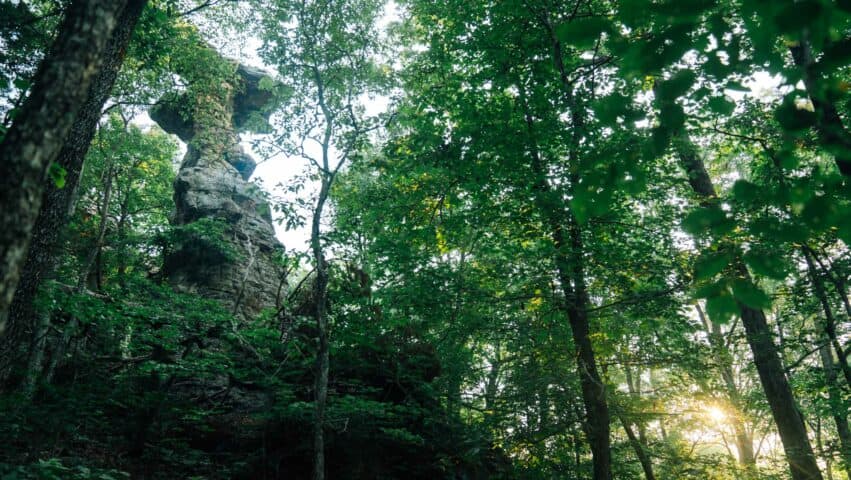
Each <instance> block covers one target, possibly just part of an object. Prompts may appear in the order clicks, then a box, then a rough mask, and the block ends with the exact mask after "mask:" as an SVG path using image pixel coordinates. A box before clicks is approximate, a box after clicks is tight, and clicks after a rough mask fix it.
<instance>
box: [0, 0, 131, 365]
mask: <svg viewBox="0 0 851 480" xmlns="http://www.w3.org/2000/svg"><path fill="white" fill-rule="evenodd" d="M146 3H147V0H129V1H128V2H127V6H126V7H125V8H124V10H123V11H122V12H121V14H120V16H119V17H118V21H117V25H116V27H115V29H114V30H113V31H112V35H111V37H110V38H109V41H108V42H107V44H106V49H105V51H104V53H103V61H102V66H101V69H100V72H99V73H98V74H97V75H96V76H95V78H94V79H93V80H92V82H91V85H90V86H89V88H88V94H87V96H86V98H85V101H84V103H83V104H82V106H81V107H80V109H79V111H78V112H77V115H76V118H74V122H73V125H72V126H71V129H70V133H69V134H68V136H67V137H66V138H65V143H64V144H63V145H62V147H61V150H60V151H59V154H58V157H57V158H56V160H55V162H56V163H57V164H58V165H59V166H61V167H62V168H64V169H65V172H66V176H65V186H64V188H57V187H56V186H55V185H53V184H52V183H48V184H47V185H46V186H45V187H44V194H43V196H42V205H41V210H40V211H39V212H38V216H37V218H36V221H35V226H34V228H33V232H32V236H33V239H32V242H31V243H30V246H29V250H28V252H27V256H26V261H25V263H24V266H23V270H22V271H21V277H20V282H19V284H18V287H17V290H16V291H15V294H14V298H13V300H12V304H11V306H10V307H9V316H8V319H9V327H10V328H9V332H8V333H7V334H6V335H5V336H4V337H3V338H2V343H0V353H3V354H6V353H8V352H11V351H12V349H13V348H15V345H17V344H18V343H19V341H20V340H21V338H20V337H21V336H22V335H23V334H24V332H25V331H26V330H28V329H30V328H31V327H32V325H31V324H32V322H33V319H34V318H35V317H36V315H35V311H34V301H35V296H36V294H37V292H38V289H39V287H40V285H41V284H42V283H43V282H44V281H45V280H48V279H50V278H51V277H52V276H53V272H54V271H55V269H56V256H57V252H56V249H57V246H58V244H59V239H60V236H61V234H62V232H63V231H64V229H65V226H66V225H67V224H68V220H69V217H70V214H71V212H72V211H73V209H74V202H75V200H76V190H77V187H78V186H79V182H80V175H81V172H82V169H83V162H84V159H85V157H86V153H87V152H88V150H89V145H90V144H91V142H92V138H93V137H94V135H95V132H96V130H97V124H98V121H99V120H100V117H101V112H102V110H103V107H104V104H105V103H106V101H107V99H108V98H109V95H110V92H111V91H112V86H113V84H114V83H115V79H116V77H117V76H118V72H119V70H120V69H121V64H122V63H123V62H124V55H125V52H126V49H127V45H128V44H129V42H130V38H131V36H132V33H133V29H134V27H135V26H136V22H137V21H138V19H139V17H140V15H141V13H142V10H143V9H144V6H145V4H146Z"/></svg>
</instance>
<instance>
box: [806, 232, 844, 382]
mask: <svg viewBox="0 0 851 480" xmlns="http://www.w3.org/2000/svg"><path fill="white" fill-rule="evenodd" d="M814 258H815V255H813V252H812V249H808V248H805V249H804V259H805V260H806V261H807V272H808V273H809V277H810V282H812V284H813V291H814V292H815V294H816V298H818V300H819V303H820V304H821V308H822V311H823V312H824V323H823V324H822V330H823V331H824V335H825V337H827V338H826V339H825V340H827V341H828V342H829V344H830V345H831V346H833V349H834V350H835V351H836V355H837V358H838V359H839V368H840V370H842V375H843V376H844V377H845V383H846V384H847V386H848V388H851V366H849V365H848V355H847V353H846V352H845V348H843V347H842V343H840V341H839V338H838V337H837V335H836V318H835V317H834V315H833V309H832V308H831V307H830V302H829V301H828V299H827V291H826V290H825V288H824V281H823V279H822V277H821V276H820V275H819V273H818V270H817V269H816V266H815V262H814V261H813V260H814ZM826 273H827V272H826Z"/></svg>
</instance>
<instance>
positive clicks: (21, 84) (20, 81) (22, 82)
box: [12, 78, 31, 90]
mask: <svg viewBox="0 0 851 480" xmlns="http://www.w3.org/2000/svg"><path fill="white" fill-rule="evenodd" d="M12 83H13V84H14V85H15V88H19V89H21V90H26V89H28V88H30V85H31V83H30V81H29V80H27V79H25V78H16V79H15V80H13V81H12Z"/></svg>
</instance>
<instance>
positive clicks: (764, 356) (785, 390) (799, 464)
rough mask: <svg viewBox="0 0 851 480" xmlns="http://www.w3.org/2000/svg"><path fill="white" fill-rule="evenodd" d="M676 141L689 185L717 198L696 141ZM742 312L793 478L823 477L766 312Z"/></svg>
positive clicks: (739, 268) (742, 270)
mask: <svg viewBox="0 0 851 480" xmlns="http://www.w3.org/2000/svg"><path fill="white" fill-rule="evenodd" d="M674 145H675V148H676V151H677V154H678V156H679V160H680V166H681V167H682V169H683V171H685V173H686V176H687V177H688V182H689V185H691V187H692V190H694V192H695V194H697V196H698V197H699V198H700V201H701V203H703V204H711V203H712V202H713V201H715V199H716V198H717V197H716V193H715V187H714V186H713V185H712V180H711V178H710V177H709V174H708V173H707V171H706V167H705V166H704V165H703V160H702V159H701V158H700V157H699V155H698V154H697V151H696V150H695V148H694V145H692V144H691V142H690V141H689V140H688V138H687V137H686V135H685V132H681V133H679V134H678V135H677V136H676V137H675V138H674ZM734 269H735V271H736V274H737V275H738V276H739V277H741V278H743V279H748V280H749V279H750V274H749V273H748V270H747V267H745V265H744V263H742V262H741V261H740V260H737V261H736V263H735V264H734ZM738 306H739V312H740V314H741V318H742V324H743V326H744V327H745V334H746V337H747V340H748V345H750V348H751V352H752V353H753V357H754V364H755V365H756V369H757V372H758V373H759V379H760V382H761V383H762V388H763V391H764V392H765V397H766V400H768V405H769V407H770V408H771V413H772V416H773V417H774V423H775V424H776V425H777V430H778V432H779V433H780V440H781V442H782V444H783V449H784V451H785V453H786V460H787V462H788V463H789V469H790V471H791V473H792V479H793V480H821V478H822V476H821V472H820V471H819V468H818V464H817V463H816V458H815V455H814V454H813V449H812V446H811V445H810V440H809V438H808V437H807V429H806V426H805V424H804V419H803V416H802V415H801V412H800V411H799V410H798V406H797V403H796V402H795V397H794V395H793V394H792V388H791V387H790V386H789V381H788V380H787V379H786V372H785V370H784V368H783V363H782V362H781V359H780V352H779V350H778V349H777V346H776V345H775V344H774V339H773V338H772V333H771V329H770V328H769V327H768V321H767V319H766V317H765V313H764V312H763V311H762V310H760V309H755V308H751V307H749V306H747V305H744V304H742V303H741V302H739V304H738Z"/></svg>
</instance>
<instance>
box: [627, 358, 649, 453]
mask: <svg viewBox="0 0 851 480" xmlns="http://www.w3.org/2000/svg"><path fill="white" fill-rule="evenodd" d="M623 370H624V374H626V388H627V391H629V394H630V396H631V397H632V398H635V399H636V400H640V399H641V373H640V372H641V370H640V369H639V373H638V376H637V377H634V376H633V374H632V369H631V368H629V365H624V369H623ZM634 423H635V427H636V429H637V430H638V441H639V442H641V445H643V446H644V447H647V428H646V426H645V423H644V421H643V420H637V421H635V422H634Z"/></svg>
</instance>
